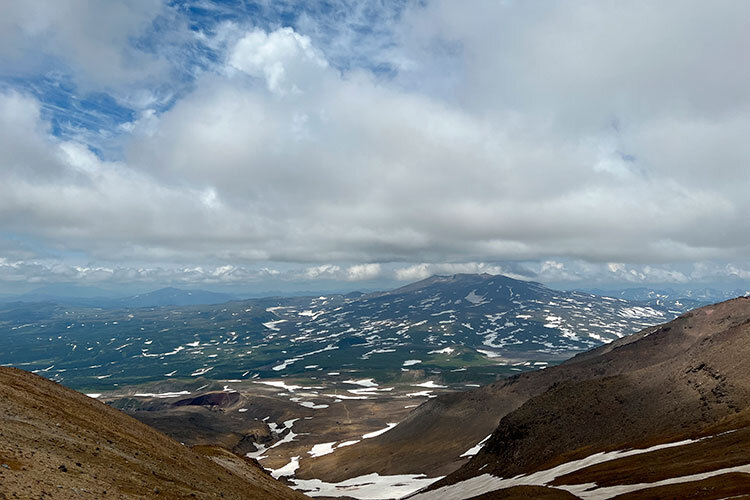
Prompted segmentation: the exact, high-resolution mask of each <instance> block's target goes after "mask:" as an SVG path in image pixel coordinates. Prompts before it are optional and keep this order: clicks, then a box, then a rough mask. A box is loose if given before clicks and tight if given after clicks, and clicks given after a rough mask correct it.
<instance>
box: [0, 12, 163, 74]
mask: <svg viewBox="0 0 750 500" xmlns="http://www.w3.org/2000/svg"><path fill="white" fill-rule="evenodd" d="M159 15H164V16H166V15H169V12H168V9H167V8H166V6H165V4H164V2H162V0H133V1H131V0H106V1H97V0H66V1H64V2H60V1H57V0H36V1H34V2H4V3H3V13H2V16H0V63H1V64H2V67H3V70H4V71H3V72H4V73H7V72H8V71H13V72H14V73H15V74H16V75H19V74H21V75H24V74H26V73H33V72H35V71H40V70H41V71H42V72H44V71H47V70H49V67H45V66H44V65H49V64H51V61H50V59H53V60H58V61H60V62H61V63H62V66H63V67H64V68H65V69H68V70H70V71H72V72H73V73H74V74H76V76H78V77H80V79H79V80H78V82H79V83H80V84H82V85H84V86H88V85H89V84H92V83H93V84H95V85H99V84H103V85H107V86H110V87H111V86H119V85H122V84H124V83H126V82H130V81H133V80H138V79H144V78H146V77H149V78H150V77H152V76H153V75H154V74H155V73H159V72H163V71H164V70H166V68H167V66H166V61H165V60H163V59H161V58H160V57H159V56H156V55H153V54H149V53H147V51H142V50H138V49H137V48H135V47H134V45H133V44H132V41H133V40H134V39H137V38H138V37H139V36H141V35H143V34H145V32H146V31H147V30H148V28H149V25H150V23H151V21H153V20H154V19H155V18H156V17H157V16H159Z"/></svg>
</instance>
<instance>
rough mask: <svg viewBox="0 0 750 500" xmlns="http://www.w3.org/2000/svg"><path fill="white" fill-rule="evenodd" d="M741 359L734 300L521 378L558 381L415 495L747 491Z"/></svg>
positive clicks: (739, 314)
mask: <svg viewBox="0 0 750 500" xmlns="http://www.w3.org/2000/svg"><path fill="white" fill-rule="evenodd" d="M748 360H750V300H749V299H746V298H739V299H734V300H730V301H727V302H724V303H721V304H716V305H713V306H708V307H704V308H701V309H697V310H695V311H692V312H690V313H688V314H685V315H683V316H681V317H680V318H678V319H676V320H674V321H672V322H670V323H668V324H665V325H663V326H661V327H658V328H652V329H648V330H646V331H644V332H641V333H639V334H637V335H634V336H632V337H628V338H625V339H622V340H620V341H618V342H615V343H613V344H611V345H608V346H604V347H602V348H600V349H598V350H595V351H592V352H591V353H587V354H585V355H581V356H578V357H577V358H574V359H572V360H570V361H569V362H567V363H565V364H564V365H562V366H559V367H556V368H551V369H549V370H545V372H546V373H543V374H539V375H536V374H528V375H524V376H522V377H519V379H520V378H524V377H525V378H526V380H529V379H541V378H545V377H546V378H550V379H557V380H556V381H555V383H552V384H549V385H548V386H547V387H546V388H545V390H543V391H541V392H540V393H538V394H536V395H535V396H534V397H531V398H529V399H528V400H526V401H525V402H524V403H523V404H522V405H521V406H520V407H518V408H517V409H515V410H514V411H512V412H510V413H507V414H505V415H504V416H503V418H502V420H500V423H499V425H498V427H497V429H496V430H495V431H494V432H493V433H492V436H491V437H490V438H489V440H488V441H487V443H486V445H485V446H484V448H483V449H482V450H481V451H480V452H479V453H478V454H477V455H476V456H475V457H474V458H473V459H472V460H471V461H470V462H469V463H467V464H466V465H464V466H463V467H461V468H460V469H459V470H457V471H456V472H454V473H453V474H451V475H449V476H448V477H447V478H445V479H443V480H442V481H440V482H438V483H436V484H434V485H432V486H431V487H430V490H431V491H427V492H425V493H422V494H419V495H417V496H416V497H415V498H418V499H420V500H428V499H438V498H439V499H441V500H450V499H455V500H457V499H463V498H473V497H475V496H478V495H480V494H482V495H495V496H486V497H483V498H495V497H496V498H504V497H503V496H501V495H503V494H505V493H507V492H508V491H506V490H508V489H509V488H518V487H536V488H546V489H547V490H550V491H549V493H550V494H552V492H554V493H555V494H560V495H563V494H565V492H567V493H572V494H575V495H576V496H578V497H581V498H611V497H615V496H617V495H622V498H692V497H700V498H726V497H735V496H737V495H740V494H748V493H750V370H748V368H750V366H749V363H750V362H749V361H748ZM514 383H515V384H519V383H520V384H523V380H517V381H515V382H514ZM527 384H528V382H527ZM493 492H494V493H493ZM560 498H563V497H562V496H561V497H560ZM618 498H619V497H618Z"/></svg>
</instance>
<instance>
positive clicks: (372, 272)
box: [346, 264, 382, 281]
mask: <svg viewBox="0 0 750 500" xmlns="http://www.w3.org/2000/svg"><path fill="white" fill-rule="evenodd" d="M381 272H382V270H381V268H380V264H356V265H353V266H350V267H349V268H348V269H347V270H346V279H348V280H349V281H365V280H371V279H375V278H377V277H379V276H380V274H381Z"/></svg>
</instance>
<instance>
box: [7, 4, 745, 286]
mask: <svg viewBox="0 0 750 500" xmlns="http://www.w3.org/2000/svg"><path fill="white" fill-rule="evenodd" d="M355 4H356V6H355ZM133 5H134V6H132V5H131V4H130V3H129V2H128V3H127V5H126V4H125V3H122V2H98V1H94V0H89V1H80V2H69V3H66V5H65V6H60V5H58V3H57V2H47V3H44V2H41V3H35V6H34V7H33V8H32V7H28V6H26V7H24V6H20V5H18V6H9V7H4V8H3V16H0V17H1V18H2V20H1V21H0V28H2V29H0V33H2V35H0V41H2V43H0V47H2V48H0V77H1V78H2V82H3V84H2V86H1V87H0V151H1V152H2V166H1V168H0V239H2V240H3V244H2V245H0V256H3V255H4V259H5V260H4V262H5V265H6V266H7V265H9V263H13V265H15V266H16V269H18V268H20V267H23V266H34V265H40V262H42V261H44V264H43V265H44V266H46V268H51V267H54V265H58V264H59V265H61V266H68V267H67V268H66V269H72V267H71V266H73V263H74V262H77V263H79V264H80V263H81V262H83V263H86V264H91V267H101V268H122V269H127V268H133V269H138V268H148V269H157V268H161V267H165V266H166V267H169V266H172V267H173V268H175V267H174V266H177V267H176V268H180V269H185V268H195V267H196V266H203V267H210V268H221V267H222V266H227V265H229V266H234V268H235V269H239V268H242V267H243V266H244V267H247V268H252V269H256V270H257V269H263V268H273V267H274V265H275V263H284V266H286V268H290V267H293V268H295V269H299V270H300V272H303V271H302V270H305V269H315V268H316V266H317V267H319V266H332V267H334V268H336V269H337V271H336V272H337V273H338V274H336V279H342V280H358V279H364V280H367V279H373V278H375V277H378V276H382V275H383V273H384V272H386V270H387V274H388V275H389V276H395V277H399V278H403V277H406V276H410V277H418V276H422V275H424V272H422V271H421V270H424V269H439V268H440V267H439V266H441V265H442V266H444V267H445V264H443V263H446V262H451V263H453V264H452V265H453V266H457V268H460V266H462V265H463V266H464V267H467V266H468V268H472V266H473V267H476V266H478V265H479V264H476V263H481V262H484V263H489V264H482V265H481V266H490V267H491V266H495V267H494V268H493V269H495V270H502V269H504V270H506V271H509V270H512V269H513V266H512V265H508V264H506V265H505V266H503V264H502V263H503V262H506V263H507V262H519V261H523V262H538V264H537V265H531V266H527V267H529V268H531V267H534V266H536V268H537V275H539V273H541V271H542V267H543V265H544V263H545V262H558V263H559V262H565V263H566V265H567V266H568V270H569V269H570V268H571V265H570V262H573V263H574V264H573V266H572V267H574V268H575V269H576V271H575V273H574V274H575V275H576V276H577V278H576V279H582V278H581V277H585V268H586V267H587V266H589V267H590V269H592V271H591V273H592V275H594V274H597V273H602V272H603V273H605V274H607V273H610V274H612V273H614V274H617V269H618V268H617V266H618V265H619V266H630V268H631V269H636V268H637V269H638V270H637V271H636V274H635V277H636V278H638V277H639V275H638V273H640V275H641V276H643V279H642V281H649V280H650V278H649V277H648V276H647V274H648V273H644V269H650V270H652V272H651V275H652V276H657V275H658V276H659V277H660V278H659V280H662V281H680V280H681V279H682V278H681V277H680V275H682V276H685V277H689V276H690V272H687V273H686V272H684V271H683V270H679V271H678V270H677V268H678V267H680V266H685V265H690V266H692V269H693V271H692V272H697V271H696V269H699V268H703V267H705V266H709V267H711V268H712V269H714V270H715V271H716V272H717V273H718V275H732V274H734V275H736V276H739V275H741V274H742V271H741V269H743V268H744V267H747V266H746V265H745V262H746V260H747V259H746V255H747V254H748V249H749V248H750V232H747V231H744V230H742V229H743V228H744V226H745V224H746V223H745V221H746V219H747V215H746V214H747V213H748V212H749V211H750V206H749V205H750V203H749V202H748V197H747V195H746V193H747V191H748V189H749V188H750V176H748V175H747V174H746V163H747V161H748V160H749V159H750V146H748V141H747V140H746V137H747V135H748V133H749V132H750V100H749V99H748V93H750V69H748V68H747V65H746V64H744V60H745V57H744V56H745V52H746V47H748V45H750V33H748V31H747V30H746V29H745V26H744V23H743V19H747V16H748V14H750V12H748V11H750V5H748V4H746V3H744V2H739V1H737V2H731V1H730V2H722V3H720V4H708V3H705V2H697V1H696V2H693V1H688V2H684V1H680V2H677V1H666V2H658V3H654V2H646V1H636V2H628V3H622V2H616V1H603V2H602V1H582V2H559V3H556V4H554V5H549V4H544V5H543V4H539V3H531V2H513V1H508V2H490V1H476V2H471V3H470V5H469V4H465V3H456V2H451V1H448V0H444V1H432V2H425V3H421V2H420V3H413V4H412V3H404V2H390V3H386V2H354V4H351V3H347V2H343V1H341V2H338V3H337V2H334V3H332V4H330V5H329V6H328V7H327V8H326V7H324V6H322V4H317V3H315V2H312V3H310V4H309V5H307V6H306V7H302V6H300V5H295V4H294V3H292V2H290V3H286V2H279V3H277V4H275V5H273V6H270V4H268V3H266V2H258V4H257V5H256V6H255V7H254V8H253V9H250V10H248V11H236V10H233V11H228V10H226V7H225V6H222V5H215V4H212V3H209V2H186V3H177V4H169V5H167V4H161V3H160V2H157V1H148V2H147V1H142V2H136V3H135V4H133ZM253 5H255V4H253ZM206 19H211V20H212V21H211V22H208V21H206ZM50 82H52V83H50ZM55 85H57V87H56V88H58V89H59V88H67V89H72V90H67V91H66V92H68V94H69V95H72V96H73V97H72V98H69V99H67V100H64V101H63V100H61V99H62V98H60V97H59V94H55V93H54V92H53V91H52V90H51V89H53V88H55ZM68 94H66V95H68ZM92 95H94V96H99V97H97V98H96V99H95V100H94V101H93V102H95V104H87V103H88V101H85V99H89V101H91V99H92V98H91V96H92ZM84 101H85V102H84ZM96 103H98V104H96ZM121 109H122V110H125V111H121ZM115 111H117V112H118V113H119V114H118V119H117V120H114V121H111V120H109V121H108V120H105V119H104V118H101V117H100V116H99V115H102V116H104V115H108V113H109V115H108V116H111V115H112V113H114V112H115ZM66 114H69V115H70V118H69V119H68V120H67V121H66V119H65V117H66ZM81 116H84V118H85V120H84V119H82V118H81ZM99 118H101V120H100V121H97V119H99ZM86 120H88V121H86ZM73 122H75V123H73ZM79 122H80V123H79ZM81 123H82V124H81ZM49 262H57V263H58V264H50V263H49ZM467 263H468V264H467ZM492 263H495V264H492ZM609 263H616V264H612V265H614V266H615V267H614V268H612V267H609V266H607V264H609ZM77 265H78V264H77ZM547 265H548V267H547V268H546V271H547V272H552V271H553V270H554V266H552V267H549V264H547ZM388 266H390V267H388ZM436 266H437V267H436ZM481 266H480V267H481ZM633 266H635V267H633ZM702 266H703V267H702ZM282 267H283V266H282ZM176 268H175V269H176ZM612 269H615V270H614V271H613V270H612ZM730 269H734V270H735V271H736V272H732V271H729V270H730ZM254 272H255V271H254ZM303 274H304V272H303ZM323 274H324V273H323ZM542 275H543V273H542ZM576 276H573V275H571V276H569V277H576ZM310 277H311V278H314V277H315V276H312V275H311V276H310ZM123 279H127V278H125V277H123ZM636 281H638V280H636Z"/></svg>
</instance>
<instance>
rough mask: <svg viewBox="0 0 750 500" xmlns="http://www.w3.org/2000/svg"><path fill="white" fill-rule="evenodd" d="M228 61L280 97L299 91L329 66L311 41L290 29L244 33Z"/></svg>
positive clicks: (256, 30)
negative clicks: (262, 80)
mask: <svg viewBox="0 0 750 500" xmlns="http://www.w3.org/2000/svg"><path fill="white" fill-rule="evenodd" d="M228 62H229V65H230V66H231V67H233V68H236V69H238V70H240V71H243V72H245V73H247V74H248V75H251V76H255V77H261V78H264V79H265V81H266V85H267V86H268V90H270V91H271V92H273V93H275V94H282V95H283V94H286V93H288V92H302V89H303V88H304V87H305V86H306V85H307V84H309V83H310V82H311V81H313V80H315V79H316V77H317V76H318V75H321V74H322V72H321V70H322V69H323V68H326V67H327V66H328V62H327V61H326V60H325V59H324V58H323V57H322V55H321V54H320V53H319V52H318V51H317V50H316V49H315V48H314V47H313V46H312V41H311V40H310V38H309V37H307V36H304V35H300V34H299V33H296V32H295V31H294V30H293V29H291V28H281V29H278V30H276V31H273V32H271V33H266V32H265V31H263V30H260V29H255V30H253V31H251V32H249V33H247V34H246V35H245V36H243V37H242V38H241V39H240V40H239V41H238V42H237V43H236V44H235V45H234V47H233V48H232V49H231V51H230V54H229V61H228Z"/></svg>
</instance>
